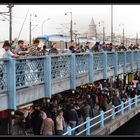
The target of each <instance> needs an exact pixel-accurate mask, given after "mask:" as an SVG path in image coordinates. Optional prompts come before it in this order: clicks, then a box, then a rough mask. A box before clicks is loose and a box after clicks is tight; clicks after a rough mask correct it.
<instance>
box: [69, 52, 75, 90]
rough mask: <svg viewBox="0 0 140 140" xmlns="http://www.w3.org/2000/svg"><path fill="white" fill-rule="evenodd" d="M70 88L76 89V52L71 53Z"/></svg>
mask: <svg viewBox="0 0 140 140" xmlns="http://www.w3.org/2000/svg"><path fill="white" fill-rule="evenodd" d="M70 88H71V89H76V59H75V54H72V55H71V68H70Z"/></svg>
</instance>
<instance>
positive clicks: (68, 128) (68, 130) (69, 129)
mask: <svg viewBox="0 0 140 140" xmlns="http://www.w3.org/2000/svg"><path fill="white" fill-rule="evenodd" d="M67 132H68V135H69V136H70V135H71V127H70V126H68V127H67Z"/></svg>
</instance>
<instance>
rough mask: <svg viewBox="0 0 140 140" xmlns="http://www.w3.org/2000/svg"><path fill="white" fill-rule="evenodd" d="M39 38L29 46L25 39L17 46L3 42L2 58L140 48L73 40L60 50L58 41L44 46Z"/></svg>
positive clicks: (137, 47)
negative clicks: (41, 45) (81, 42)
mask: <svg viewBox="0 0 140 140" xmlns="http://www.w3.org/2000/svg"><path fill="white" fill-rule="evenodd" d="M39 43H40V41H39V39H35V40H34V41H33V44H31V45H29V46H28V47H27V46H25V44H24V41H23V40H19V41H18V42H17V46H16V47H13V46H12V45H11V44H10V43H9V41H5V42H4V44H3V53H2V54H0V57H1V58H6V57H14V58H19V57H23V56H40V55H51V54H54V55H56V54H61V53H84V52H92V53H94V52H104V51H127V50H139V49H140V48H139V44H131V45H130V46H129V47H126V46H124V45H123V43H121V44H120V45H113V44H112V43H109V44H106V43H105V42H103V43H102V44H101V43H100V42H96V43H95V44H94V45H93V46H92V44H91V43H90V42H86V43H85V45H83V44H79V43H76V42H74V41H72V42H71V44H70V46H69V49H64V50H60V49H59V47H60V46H58V45H57V43H56V42H54V43H52V45H51V47H50V48H49V49H48V47H47V46H46V45H45V44H44V46H43V47H40V46H39Z"/></svg>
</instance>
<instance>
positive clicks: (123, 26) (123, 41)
mask: <svg viewBox="0 0 140 140" xmlns="http://www.w3.org/2000/svg"><path fill="white" fill-rule="evenodd" d="M123 45H124V24H123Z"/></svg>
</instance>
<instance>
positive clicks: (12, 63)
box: [7, 58, 17, 110]
mask: <svg viewBox="0 0 140 140" xmlns="http://www.w3.org/2000/svg"><path fill="white" fill-rule="evenodd" d="M7 70H8V72H7V77H8V82H7V84H8V106H9V109H14V110H16V103H17V100H16V60H15V59H13V58H9V64H8V65H7Z"/></svg>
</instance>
